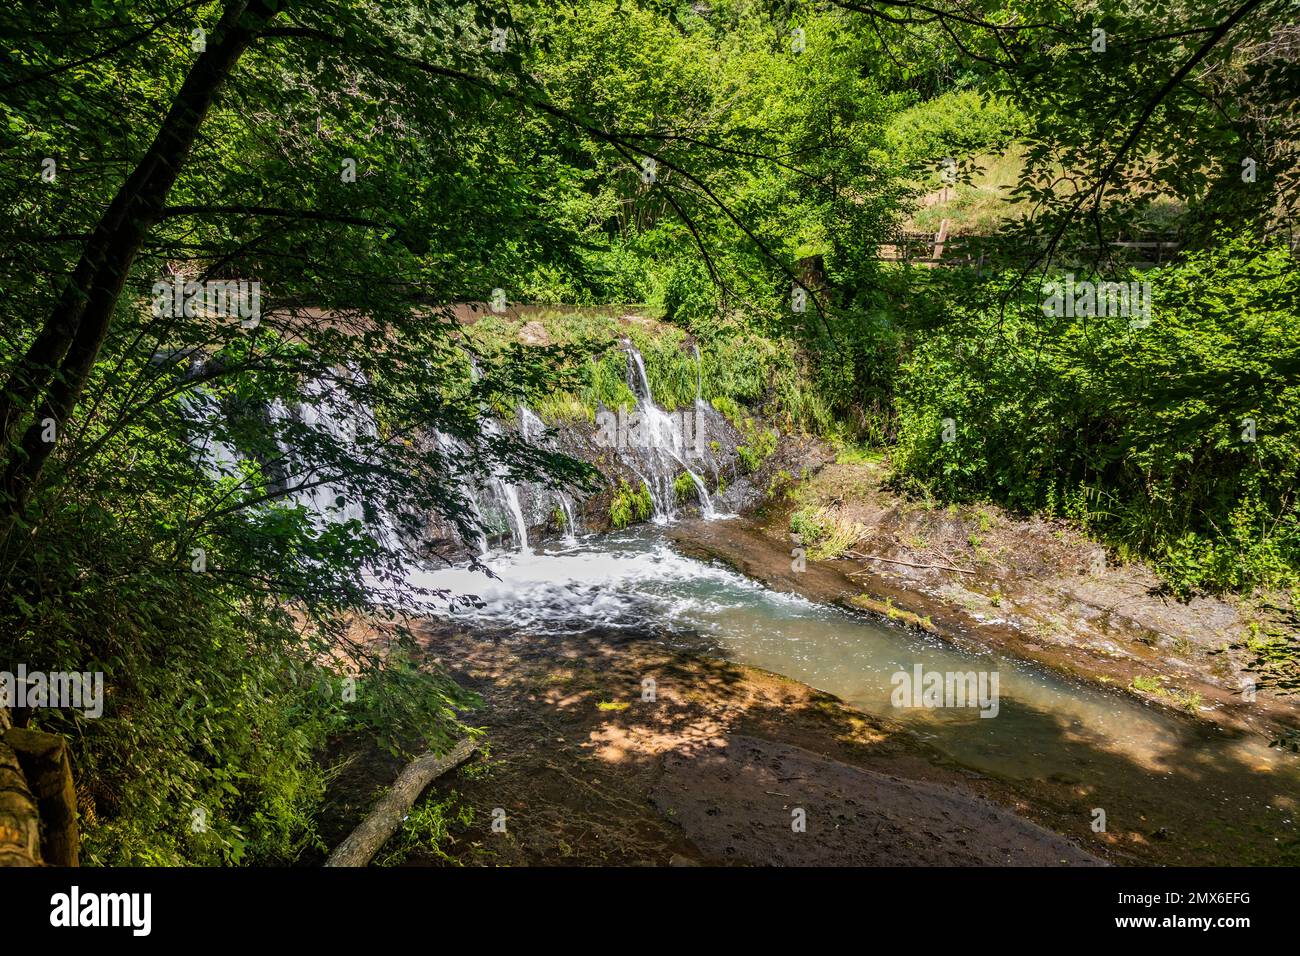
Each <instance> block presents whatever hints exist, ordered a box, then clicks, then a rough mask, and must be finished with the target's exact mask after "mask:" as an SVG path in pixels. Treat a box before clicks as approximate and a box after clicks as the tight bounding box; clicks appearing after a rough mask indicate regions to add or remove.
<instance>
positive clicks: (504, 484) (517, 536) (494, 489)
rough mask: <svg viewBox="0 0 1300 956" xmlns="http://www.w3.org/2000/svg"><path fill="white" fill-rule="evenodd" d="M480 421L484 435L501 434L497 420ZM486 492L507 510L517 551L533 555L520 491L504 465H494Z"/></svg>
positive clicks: (483, 419) (482, 419)
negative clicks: (510, 478)
mask: <svg viewBox="0 0 1300 956" xmlns="http://www.w3.org/2000/svg"><path fill="white" fill-rule="evenodd" d="M480 421H481V422H482V426H481V427H482V429H483V434H484V435H488V436H495V435H500V434H501V426H500V425H499V424H497V421H496V419H494V418H491V417H490V416H487V415H484V416H483V417H482V418H481V419H480ZM486 490H487V491H488V493H489V494H490V495H491V496H492V497H493V498H495V499H496V503H497V504H498V505H500V506H503V507H504V509H505V516H506V517H507V518H508V519H509V521H510V532H511V535H512V537H513V538H514V545H515V550H516V551H518V552H519V553H520V554H532V548H531V547H530V546H529V544H528V522H527V521H525V520H524V509H523V506H522V505H521V504H520V503H519V489H518V488H516V487H515V486H514V485H513V484H511V482H510V480H509V473H508V472H507V470H506V468H505V467H504V466H503V465H500V464H496V465H493V467H492V474H491V475H490V476H489V478H488V481H487V487H486Z"/></svg>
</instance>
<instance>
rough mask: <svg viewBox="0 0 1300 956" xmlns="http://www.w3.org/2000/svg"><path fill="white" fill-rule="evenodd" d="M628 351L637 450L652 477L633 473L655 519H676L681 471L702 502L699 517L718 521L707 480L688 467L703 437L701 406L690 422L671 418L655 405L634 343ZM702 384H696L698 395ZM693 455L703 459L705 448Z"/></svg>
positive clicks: (628, 345) (638, 472)
mask: <svg viewBox="0 0 1300 956" xmlns="http://www.w3.org/2000/svg"><path fill="white" fill-rule="evenodd" d="M625 348H626V349H627V357H628V362H627V378H628V387H629V388H630V389H631V390H632V395H633V396H634V397H635V398H636V413H637V415H638V417H639V424H640V426H641V429H640V430H641V437H642V439H643V441H642V442H641V444H643V445H644V446H645V447H643V448H639V449H637V450H638V451H640V452H641V455H640V457H641V458H642V459H643V460H644V462H645V464H646V465H647V466H648V467H649V468H650V475H649V477H648V478H647V476H645V475H643V474H641V472H640V470H639V469H636V468H635V466H633V470H635V471H637V474H638V475H641V478H642V480H643V481H644V482H645V485H646V488H647V489H648V490H649V491H650V497H651V499H652V500H653V502H654V510H655V519H656V520H657V521H667V520H670V519H672V518H673V517H674V516H675V515H676V505H677V500H676V499H677V491H676V487H675V482H676V479H677V474H678V472H679V471H681V472H685V473H686V474H687V475H689V476H690V479H691V482H692V483H693V484H694V485H695V490H696V493H697V494H698V495H699V499H700V514H701V515H702V516H703V517H705V518H713V517H716V515H717V512H716V511H715V509H714V507H713V499H712V498H710V497H709V490H708V488H706V487H705V485H704V480H703V479H702V478H700V476H699V475H698V474H696V472H695V471H694V470H693V469H692V468H691V467H690V465H688V464H687V463H686V458H687V456H689V455H690V454H691V451H692V448H691V447H690V446H691V445H698V444H699V438H700V436H701V435H702V432H701V431H700V430H699V426H700V422H701V419H700V417H699V407H698V403H697V406H696V408H695V409H694V410H693V413H692V420H691V421H683V420H682V419H683V416H682V415H681V414H675V415H674V414H669V413H668V412H666V411H664V410H663V409H662V408H660V407H659V406H658V405H656V404H655V400H654V393H653V392H651V390H650V379H649V378H648V377H647V376H646V371H645V360H644V359H643V358H642V357H641V353H640V352H639V351H637V349H636V347H635V346H634V345H632V343H631V342H626V343H625ZM699 384H700V383H699V382H698V381H697V391H698V386H699ZM687 429H689V431H690V433H691V438H692V441H691V442H689V443H688V442H687V441H686V437H685V434H684V433H685V431H686V430H687ZM694 451H695V453H696V454H697V455H700V456H702V455H703V449H702V448H699V447H696V448H694ZM625 460H626V459H625ZM629 464H630V462H629Z"/></svg>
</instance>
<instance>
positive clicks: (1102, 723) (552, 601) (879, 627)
mask: <svg viewBox="0 0 1300 956" xmlns="http://www.w3.org/2000/svg"><path fill="white" fill-rule="evenodd" d="M489 563H490V566H491V567H492V569H493V572H494V574H495V575H496V576H497V577H496V578H495V579H492V578H488V577H487V576H486V575H484V574H482V573H481V572H474V571H472V570H470V569H469V568H466V567H459V568H450V569H445V570H440V571H436V572H432V573H428V574H420V575H418V576H417V580H416V581H415V582H414V583H417V584H419V585H421V586H424V587H430V588H437V589H444V590H446V591H447V592H448V593H449V594H450V595H458V596H464V595H475V596H477V598H478V599H480V600H481V602H482V604H481V606H479V607H471V608H463V607H462V608H457V609H456V610H455V611H454V617H455V618H456V619H457V620H458V622H460V623H461V624H464V625H481V626H483V627H491V628H502V627H505V628H509V629H511V630H513V631H515V632H516V633H523V634H537V635H546V634H577V633H585V632H588V631H593V630H597V629H619V630H630V631H635V632H639V633H644V634H648V635H653V636H655V637H656V638H658V639H660V640H662V641H665V642H667V643H669V644H671V645H672V646H674V647H677V648H680V649H683V650H697V651H702V652H705V653H708V654H710V655H712V656H717V657H722V658H725V659H728V660H731V661H734V662H737V663H740V664H745V665H751V666H756V667H760V668H763V669H765V670H768V671H771V672H773V673H776V674H780V675H782V676H785V677H789V678H793V679H795V680H798V681H800V682H803V683H805V684H808V685H810V686H812V687H815V688H817V689H819V690H823V691H827V692H829V693H831V694H834V695H835V696H837V697H839V698H841V699H842V700H844V701H845V702H846V703H847V704H849V705H850V706H851V707H853V708H855V709H858V710H861V711H864V712H866V713H869V714H875V715H879V716H883V717H886V718H889V719H890V720H893V721H897V722H898V723H900V724H902V725H903V726H904V727H906V728H907V729H908V730H909V731H911V732H912V733H914V734H916V735H917V736H919V737H920V738H921V739H923V740H925V741H926V742H927V743H929V744H930V745H931V746H932V747H934V748H935V749H937V750H938V751H940V752H941V753H942V754H944V755H945V756H947V757H948V758H950V759H951V760H953V761H954V762H956V763H959V764H961V765H963V766H965V767H967V768H970V769H972V770H974V771H978V772H981V773H987V774H992V775H997V776H1000V777H1003V778H1005V779H1010V780H1020V781H1040V782H1047V783H1048V784H1050V785H1054V786H1058V787H1066V788H1072V789H1073V791H1074V792H1076V793H1077V794H1078V796H1079V797H1081V798H1082V799H1084V801H1085V802H1099V803H1100V805H1102V806H1107V805H1112V806H1113V805H1114V804H1115V803H1116V802H1117V801H1119V800H1123V801H1124V803H1125V804H1126V805H1127V806H1131V807H1132V808H1134V809H1133V812H1134V813H1135V814H1137V815H1139V816H1141V819H1142V820H1143V821H1147V820H1148V819H1151V818H1154V819H1155V820H1157V821H1163V820H1165V819H1166V818H1167V819H1168V821H1169V823H1170V825H1173V826H1178V827H1179V828H1180V829H1183V830H1185V829H1186V828H1187V827H1188V826H1190V825H1192V821H1189V815H1196V814H1199V816H1200V818H1205V817H1206V816H1207V813H1208V814H1209V815H1210V816H1212V817H1215V818H1216V819H1214V820H1206V819H1197V820H1196V821H1195V826H1196V827H1200V826H1227V827H1236V826H1260V825H1264V826H1267V827H1268V828H1269V829H1270V832H1272V833H1274V834H1281V835H1282V836H1283V838H1286V839H1288V840H1291V841H1293V840H1294V819H1293V818H1294V803H1293V801H1294V799H1295V796H1296V795H1297V794H1300V766H1298V762H1297V760H1296V759H1295V758H1294V757H1293V756H1291V755H1290V754H1286V753H1282V752H1280V751H1277V750H1273V749H1270V748H1269V747H1268V745H1267V742H1266V741H1265V740H1263V739H1262V738H1260V737H1258V736H1254V735H1237V734H1233V733H1231V732H1227V731H1224V730H1222V729H1220V728H1218V727H1215V726H1212V725H1209V724H1204V725H1202V724H1196V723H1194V722H1192V721H1190V720H1185V719H1181V718H1179V717H1177V716H1175V715H1172V714H1169V713H1166V712H1164V711H1161V710H1159V709H1157V708H1154V707H1150V706H1147V705H1145V704H1144V703H1142V702H1141V701H1138V700H1136V699H1133V698H1131V697H1129V696H1127V695H1125V694H1123V693H1121V692H1119V691H1108V690H1106V689H1104V688H1100V687H1096V686H1092V685H1088V684H1084V683H1082V682H1078V681H1074V680H1071V679H1069V678H1067V677H1064V676H1061V675H1058V674H1056V673H1053V672H1050V671H1048V670H1046V669H1044V668H1041V667H1039V666H1037V665H1033V664H1029V663H1026V662H1022V661H1017V660H1013V659H1010V658H1007V657H1004V656H1000V655H997V654H993V653H979V652H976V651H971V650H966V649H963V648H959V647H957V646H955V645H952V644H949V643H947V642H945V641H942V640H940V639H939V638H936V637H933V636H931V635H928V634H924V633H920V632H917V631H914V630H912V629H908V628H905V627H902V626H898V625H894V624H892V623H889V622H884V621H880V620H877V619H874V618H869V617H866V616H864V615H857V614H854V613H851V612H849V611H845V610H841V609H839V608H836V607H833V606H827V605H822V604H817V603H814V602H812V601H809V600H806V599H804V598H802V597H799V596H796V595H790V594H782V593H778V592H775V591H773V590H770V589H768V588H767V587H765V586H763V585H761V584H759V583H757V582H755V581H753V580H751V579H749V578H747V577H745V576H743V575H741V574H739V573H737V572H735V571H733V570H731V569H730V568H727V567H724V566H722V565H721V564H719V563H716V562H705V561H701V560H697V559H695V558H692V557H688V556H686V555H684V554H682V553H681V552H680V551H678V550H677V549H676V548H675V547H674V546H673V544H672V543H671V542H670V541H669V540H668V539H667V538H666V537H665V536H664V534H663V532H662V530H661V529H658V528H656V527H654V526H645V527H642V528H639V529H635V530H633V531H629V532H623V533H617V534H609V535H604V536H596V535H589V536H586V537H583V538H580V539H577V540H576V541H574V542H571V543H568V544H557V545H555V546H553V547H550V548H549V549H537V550H535V551H533V552H532V553H500V554H494V555H492V556H491V560H490V562H489ZM917 665H920V667H921V668H922V670H923V671H924V672H931V671H937V672H943V673H949V672H963V673H965V672H976V673H984V674H993V673H996V675H997V677H998V699H997V708H996V713H995V714H991V715H990V716H989V717H981V716H980V710H979V709H978V708H974V707H961V706H956V707H954V706H946V707H945V706H941V707H934V708H925V707H916V706H902V707H898V706H894V703H893V701H892V700H891V696H892V695H893V693H894V689H895V681H894V675H896V674H899V673H900V672H902V673H906V674H912V673H914V669H915V668H916V667H917ZM1107 800H1109V801H1110V804H1107V803H1105V802H1104V801H1107ZM1198 807H1199V809H1197V808H1198Z"/></svg>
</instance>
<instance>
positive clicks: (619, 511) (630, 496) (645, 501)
mask: <svg viewBox="0 0 1300 956" xmlns="http://www.w3.org/2000/svg"><path fill="white" fill-rule="evenodd" d="M653 511H654V499H652V498H651V497H650V489H649V488H647V487H645V485H641V486H640V487H637V488H633V487H632V486H631V485H629V484H628V483H627V482H626V481H624V480H623V479H621V478H620V479H619V482H618V488H617V489H615V491H614V498H613V500H612V501H611V502H610V505H609V521H610V524H612V525H613V526H614V527H615V528H620V529H621V528H626V527H627V526H628V525H630V524H632V523H633V522H636V521H645V520H646V519H647V518H649V517H650V515H651V513H652V512H653Z"/></svg>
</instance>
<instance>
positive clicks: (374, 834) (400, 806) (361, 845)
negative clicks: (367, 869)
mask: <svg viewBox="0 0 1300 956" xmlns="http://www.w3.org/2000/svg"><path fill="white" fill-rule="evenodd" d="M478 748H479V743H478V741H477V740H474V739H472V738H469V737H466V738H465V739H464V740H462V741H461V742H460V743H458V744H456V746H455V747H453V748H451V750H450V751H448V752H447V753H445V754H442V755H441V756H439V755H438V754H435V753H427V754H424V755H423V756H421V757H417V758H416V759H415V760H412V761H411V762H410V763H409V764H407V765H406V768H405V769H404V770H403V771H402V772H401V774H399V775H398V777H397V779H396V780H395V781H394V782H393V785H392V786H391V787H390V788H389V789H388V792H387V793H386V794H384V795H383V796H382V797H381V798H380V799H379V802H378V803H377V804H375V808H374V809H373V810H371V811H370V814H369V816H367V817H366V818H365V819H364V820H362V821H361V822H360V823H359V824H357V828H356V829H355V830H353V831H352V832H351V833H350V834H348V837H347V839H345V840H344V841H343V842H342V843H340V844H339V845H338V846H337V847H336V848H335V849H334V852H333V853H331V854H330V855H329V859H327V860H326V861H325V865H326V866H365V865H366V864H367V863H369V862H370V859H371V857H373V856H374V855H375V854H376V853H378V852H379V848H380V847H381V846H383V845H384V844H385V843H386V842H387V841H388V838H389V837H390V836H392V835H393V833H394V831H396V830H397V828H398V827H399V826H401V823H402V820H403V819H404V818H405V817H406V814H407V813H408V812H409V811H410V809H411V805H412V804H414V803H415V801H416V799H417V798H418V797H419V796H420V794H422V793H424V791H425V789H426V788H427V787H428V786H429V784H430V783H432V782H433V781H434V780H436V779H437V778H438V777H441V776H442V775H443V774H444V773H446V772H447V771H449V770H454V769H455V768H456V767H459V766H460V765H461V764H463V763H464V762H465V761H466V760H468V759H469V758H470V757H471V756H473V754H474V752H475V751H476V750H478Z"/></svg>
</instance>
